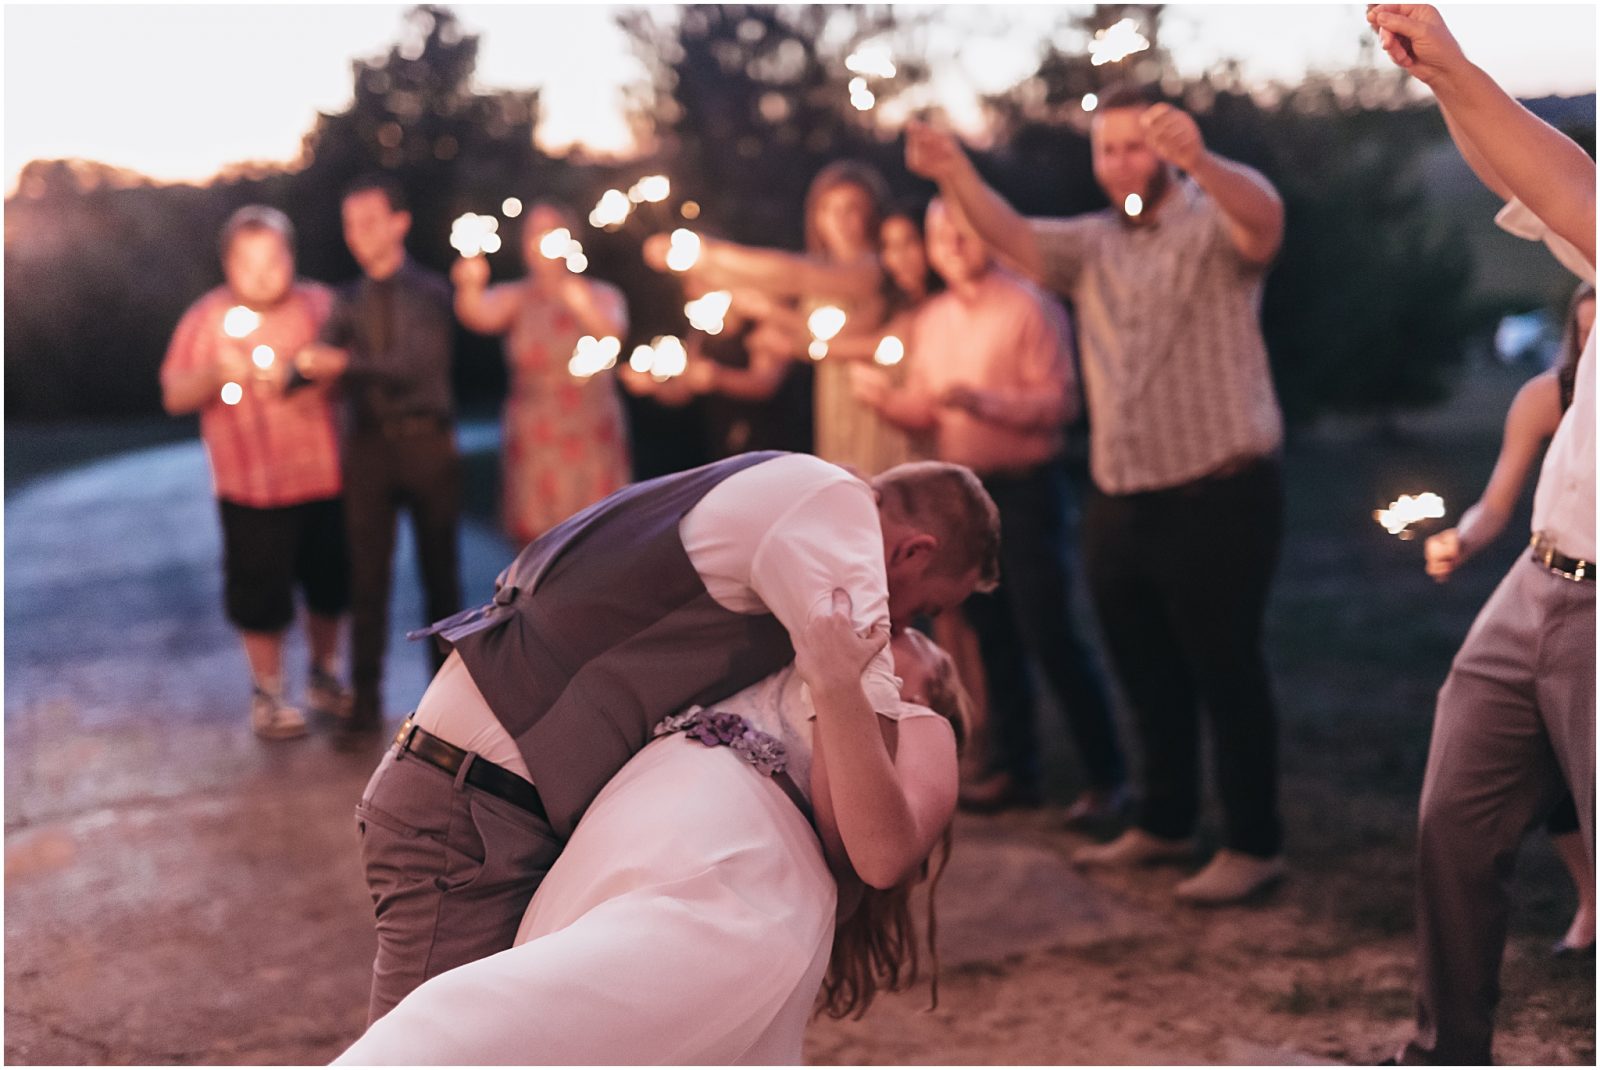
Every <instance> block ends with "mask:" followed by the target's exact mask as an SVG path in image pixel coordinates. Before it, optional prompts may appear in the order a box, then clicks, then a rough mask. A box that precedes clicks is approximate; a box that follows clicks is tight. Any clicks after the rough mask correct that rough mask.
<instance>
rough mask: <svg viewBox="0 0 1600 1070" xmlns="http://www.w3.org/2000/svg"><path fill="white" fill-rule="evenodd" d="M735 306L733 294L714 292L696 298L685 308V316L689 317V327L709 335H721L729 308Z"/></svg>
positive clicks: (723, 291)
mask: <svg viewBox="0 0 1600 1070" xmlns="http://www.w3.org/2000/svg"><path fill="white" fill-rule="evenodd" d="M731 304H733V294H731V293H729V292H728V291H727V290H712V291H711V292H710V293H708V294H704V295H702V296H700V297H697V298H695V299H694V300H693V301H690V302H688V303H686V304H685V305H684V306H683V314H684V315H685V316H688V317H689V326H691V327H693V328H694V329H695V330H697V331H704V332H705V333H707V334H721V333H722V324H723V320H724V319H726V317H727V315H728V306H730V305H731Z"/></svg>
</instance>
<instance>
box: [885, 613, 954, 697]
mask: <svg viewBox="0 0 1600 1070" xmlns="http://www.w3.org/2000/svg"><path fill="white" fill-rule="evenodd" d="M889 650H890V651H891V652H892V653H893V654H894V671H895V675H897V676H899V677H900V697H901V698H902V699H904V700H905V701H907V702H915V703H917V704H918V705H920V706H925V705H927V703H928V684H929V683H930V682H932V681H933V680H934V679H935V678H936V676H937V674H938V672H939V666H940V663H941V662H942V661H943V660H944V657H945V653H944V651H942V650H940V649H939V647H938V646H937V645H935V644H934V642H933V640H932V639H929V638H928V637H927V636H926V635H923V634H922V633H921V632H919V631H917V630H915V629H914V628H907V629H906V630H905V631H903V632H901V633H900V634H899V635H897V636H895V637H894V638H893V639H891V640H890V641H889Z"/></svg>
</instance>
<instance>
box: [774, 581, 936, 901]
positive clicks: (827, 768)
mask: <svg viewBox="0 0 1600 1070" xmlns="http://www.w3.org/2000/svg"><path fill="white" fill-rule="evenodd" d="M888 641H889V632H888V628H887V627H883V628H877V629H874V630H872V631H871V632H869V633H867V634H866V635H860V634H857V632H856V631H855V626H854V624H853V623H852V621H851V617H850V599H849V596H848V595H846V594H845V592H844V591H842V590H841V591H836V592H835V593H834V597H833V605H832V607H831V610H828V611H820V610H819V612H817V613H816V614H814V615H813V616H812V619H811V621H810V623H809V624H808V625H807V627H806V629H805V631H804V633H803V634H802V636H801V639H800V642H799V643H797V644H796V646H795V670H796V671H797V672H798V673H799V674H800V676H801V678H802V679H803V680H805V682H806V686H807V687H808V688H809V689H810V692H811V701H812V705H813V707H814V708H815V710H816V715H817V717H816V725H815V730H814V737H813V743H814V746H815V748H816V752H817V759H816V761H817V763H818V764H820V765H821V766H822V767H823V770H824V771H823V772H822V774H821V779H822V781H823V786H824V787H825V790H826V792H827V797H828V802H829V804H830V805H829V807H828V809H829V811H830V812H831V814H832V817H833V819H834V821H835V822H836V824H837V827H838V831H839V838H840V840H841V841H842V843H843V845H844V848H845V851H846V853H847V854H848V856H849V860H850V866H851V868H852V869H853V870H855V872H856V873H857V874H858V875H859V876H860V877H861V879H862V880H863V881H865V882H866V883H867V884H870V885H872V886H873V887H874V888H892V887H894V886H895V885H897V884H899V883H900V882H902V881H903V880H905V879H906V878H907V877H908V876H909V875H910V874H911V873H912V872H914V871H915V869H916V867H917V866H919V865H921V863H922V861H923V859H925V858H927V857H928V852H929V851H931V850H932V849H933V845H934V844H935V843H936V842H937V841H938V838H939V835H940V833H941V832H942V831H943V830H944V827H945V826H946V825H947V824H948V823H949V821H950V817H951V815H952V814H953V813H954V812H955V801H956V783H957V767H956V745H955V734H954V733H953V732H952V731H951V730H950V725H949V723H948V722H946V721H944V720H943V719H942V718H927V717H919V718H911V719H908V720H906V721H903V722H901V723H900V724H899V725H898V730H895V729H890V730H889V731H894V736H895V753H893V754H891V753H890V750H889V746H888V743H887V741H886V739H885V731H886V730H885V728H884V727H882V726H881V724H880V718H879V717H878V715H877V714H876V713H875V712H874V711H873V709H872V706H871V704H870V703H869V702H868V701H867V696H866V692H865V691H864V690H863V689H862V686H861V673H862V670H863V669H864V668H865V666H866V664H867V663H868V661H869V660H871V658H872V657H873V656H875V655H876V654H877V653H878V652H879V651H881V650H882V649H883V647H884V645H885V644H887V643H888ZM813 783H814V784H816V783H817V780H816V779H814V780H813Z"/></svg>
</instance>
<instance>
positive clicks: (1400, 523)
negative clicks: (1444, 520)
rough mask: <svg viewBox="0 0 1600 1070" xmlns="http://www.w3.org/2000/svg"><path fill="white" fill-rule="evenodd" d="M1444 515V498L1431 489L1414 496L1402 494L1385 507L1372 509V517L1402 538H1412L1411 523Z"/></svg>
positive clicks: (1392, 533) (1413, 534)
mask: <svg viewBox="0 0 1600 1070" xmlns="http://www.w3.org/2000/svg"><path fill="white" fill-rule="evenodd" d="M1442 516H1444V499H1443V498H1441V497H1439V496H1438V495H1437V494H1435V493H1433V491H1431V490H1428V491H1423V492H1422V493H1421V494H1418V495H1417V496H1415V497H1412V496H1411V495H1409V494H1402V495H1400V497H1399V498H1398V499H1397V500H1396V501H1393V502H1390V503H1389V508H1387V509H1374V510H1373V511H1372V519H1374V520H1376V521H1377V522H1378V523H1380V524H1382V525H1383V528H1384V530H1385V531H1387V532H1388V533H1389V534H1390V535H1398V536H1400V538H1402V539H1411V538H1414V537H1415V535H1416V532H1414V531H1412V530H1411V525H1412V524H1415V523H1417V522H1418V521H1421V520H1438V519H1439V518H1440V517H1442Z"/></svg>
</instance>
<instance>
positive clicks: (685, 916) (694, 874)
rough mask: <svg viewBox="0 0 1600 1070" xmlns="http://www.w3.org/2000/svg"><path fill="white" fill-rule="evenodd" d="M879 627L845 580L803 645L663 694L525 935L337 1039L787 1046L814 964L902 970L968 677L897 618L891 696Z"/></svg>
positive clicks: (470, 1047)
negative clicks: (880, 704)
mask: <svg viewBox="0 0 1600 1070" xmlns="http://www.w3.org/2000/svg"><path fill="white" fill-rule="evenodd" d="M886 641H888V631H887V626H884V627H883V628H880V629H874V630H873V631H871V632H869V633H868V634H866V635H860V634H858V633H856V632H855V630H854V628H853V627H852V625H851V622H850V602H849V598H848V596H847V595H846V594H845V593H844V592H843V591H835V592H834V595H833V601H832V604H831V605H830V606H819V608H818V610H817V611H816V612H815V613H814V614H813V616H812V619H811V620H810V621H809V622H808V624H807V626H806V629H805V631H804V632H803V634H802V635H801V637H800V639H799V641H798V642H797V643H796V646H795V660H794V663H793V664H792V665H789V666H787V667H785V668H784V669H781V670H779V671H778V672H776V673H774V674H773V675H772V676H769V677H767V678H766V679H765V680H762V681H760V682H758V683H756V684H754V685H752V686H751V687H748V688H746V689H745V690H744V691H741V692H739V693H738V694H737V695H734V696H733V697H731V698H729V699H727V700H726V701H724V702H720V703H717V704H716V706H715V708H713V709H701V708H699V707H691V708H690V709H689V710H688V711H685V712H684V713H681V714H678V715H676V716H674V717H670V718H668V719H667V720H666V721H665V722H663V725H662V726H661V728H659V729H657V732H658V736H659V738H657V739H656V740H654V741H653V742H652V743H651V744H650V745H648V746H646V747H645V748H644V749H643V750H642V751H640V752H639V753H638V754H637V755H635V756H634V758H633V759H632V760H631V761H630V762H629V763H628V764H627V765H626V766H625V767H623V769H622V770H621V771H620V772H619V773H618V774H617V775H616V777H615V778H613V779H612V781H611V782H610V783H609V784H608V785H607V786H606V788H605V789H604V790H603V791H602V792H601V793H600V795H599V796H598V797H597V798H596V799H595V801H594V802H593V803H592V804H591V805H590V807H589V809H588V811H587V812H586V813H585V815H584V817H583V820H582V821H581V822H580V823H579V824H578V827H577V829H576V830H575V831H574V832H573V835H572V838H571V839H570V840H569V841H568V843H567V845H566V847H565V849H564V850H563V851H562V853H561V856H560V858H559V859H558V860H557V861H556V863H555V865H554V866H553V867H552V868H551V870H550V873H549V875H548V876H547V877H546V878H545V880H544V883H543V884H542V885H541V886H540V888H539V891H538V893H537V894H536V895H535V896H534V898H533V901H532V902H531V903H530V904H529V906H528V911H527V913H526V915H525V916H524V918H523V921H522V926H521V928H520V929H519V930H518V933H517V939H516V945H515V946H513V947H512V948H510V949H509V950H506V951H502V952H500V953H499V954H496V955H492V956H490V957H488V958H485V959H480V960H478V961H476V962H472V963H468V964H467V965H465V966H461V967H459V968H457V969H454V970H450V971H448V972H446V973H443V974H440V975H439V976H437V977H434V978H433V979H432V980H430V981H428V982H426V983H425V984H423V985H422V986H421V987H419V988H417V989H416V990H415V991H414V992H412V993H411V994H410V995H409V996H407V997H406V998H405V999H404V1000H402V1001H401V1002H400V1003H399V1004H398V1005H397V1006H396V1007H395V1008H394V1009H393V1010H392V1011H390V1012H389V1013H388V1014H387V1015H385V1016H384V1017H383V1018H380V1019H379V1020H378V1021H376V1022H374V1023H373V1024H372V1026H371V1027H370V1028H369V1029H368V1030H367V1032H366V1034H365V1035H364V1036H362V1037H361V1039H360V1040H358V1041H356V1043H355V1044H354V1045H352V1046H351V1047H350V1048H349V1050H347V1051H346V1052H345V1053H344V1054H343V1055H341V1056H340V1057H339V1058H338V1059H337V1060H335V1061H336V1062H337V1063H350V1064H396V1063H426V1064H441V1063H468V1064H471V1063H491V1064H492V1063H545V1064H596V1063H621V1064H629V1063H700V1064H728V1063H758V1064H759V1063H767V1064H771V1063H797V1062H799V1061H800V1048H801V1041H802V1038H803V1036H804V1032H805V1026H806V1022H807V1020H808V1019H809V1018H810V1016H811V1011H812V1008H813V1006H814V1005H815V1004H816V1003H817V994H818V991H819V987H820V989H821V992H822V1006H823V1008H824V1009H826V1010H827V1011H828V1012H829V1013H830V1014H832V1015H834V1016H836V1017H843V1016H844V1015H847V1014H852V1013H854V1014H857V1015H859V1014H860V1013H862V1012H864V1011H865V1009H866V1007H867V1005H868V1004H869V1003H870V1002H871V1001H872V999H873V996H874V995H875V994H876V993H877V992H878V991H879V990H880V989H883V988H887V989H889V990H900V989H904V988H906V987H908V986H909V985H910V984H911V983H913V982H914V981H915V979H916V976H917V972H918V962H917V934H916V929H915V926H914V924H913V923H912V921H911V917H910V911H909V905H908V898H909V894H910V889H911V886H912V885H913V884H914V883H916V881H917V880H918V879H920V878H921V877H922V876H925V875H926V873H927V861H928V859H929V856H930V854H931V852H932V850H933V847H934V846H935V845H936V844H938V843H940V842H942V843H943V847H944V850H943V855H942V859H941V863H940V868H941V869H942V868H943V859H947V858H948V856H949V844H950V841H949V829H950V819H951V815H952V813H953V812H954V809H955V800H956V783H957V767H956V747H957V741H958V738H959V737H960V733H961V731H962V728H963V718H964V712H965V702H966V698H965V695H964V693H963V692H962V690H961V688H960V685H959V684H958V683H957V681H956V677H955V673H954V669H953V666H952V664H951V662H950V659H949V658H948V657H947V656H946V655H945V654H944V652H943V651H941V650H940V649H939V648H938V647H936V646H935V645H934V644H933V643H932V642H931V641H929V640H928V639H926V638H925V637H924V636H922V635H921V634H920V633H917V632H910V631H908V632H906V633H904V634H902V635H899V636H896V637H895V638H894V640H893V643H892V649H893V654H894V658H895V667H896V671H897V672H898V674H899V675H900V677H901V697H902V699H903V701H902V703H901V704H900V705H899V706H898V707H897V708H896V709H894V710H890V711H878V713H874V711H873V710H872V708H871V707H870V705H869V704H868V702H867V699H866V696H865V694H864V693H863V691H862V688H861V673H862V670H863V669H864V668H865V667H866V664H867V662H868V661H869V660H870V659H871V658H872V656H873V655H874V654H876V653H877V652H878V651H879V650H881V649H882V648H883V646H884V644H885V642H886ZM808 818H809V819H810V820H808ZM935 881H937V873H936V874H935ZM836 912H837V916H838V917H839V918H840V919H842V920H840V921H839V922H838V923H837V925H836V924H835V917H836ZM929 912H930V919H929V920H930V922H931V920H932V917H931V915H932V906H931V897H930V907H929Z"/></svg>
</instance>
